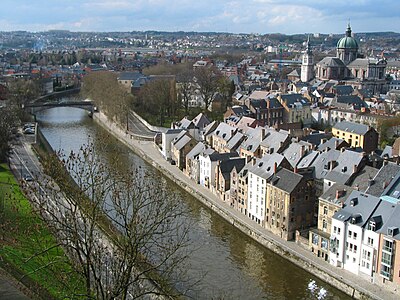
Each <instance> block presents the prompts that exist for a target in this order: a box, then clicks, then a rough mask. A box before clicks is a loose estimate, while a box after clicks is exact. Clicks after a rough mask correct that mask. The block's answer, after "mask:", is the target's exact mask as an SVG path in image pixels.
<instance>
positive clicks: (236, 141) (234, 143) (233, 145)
mask: <svg viewBox="0 0 400 300" xmlns="http://www.w3.org/2000/svg"><path fill="white" fill-rule="evenodd" d="M243 138H244V135H243V133H241V132H236V133H235V135H234V136H233V137H232V138H230V139H229V141H228V143H227V144H226V148H228V149H229V150H231V151H236V149H237V148H238V147H239V145H240V142H241V141H242V140H243Z"/></svg>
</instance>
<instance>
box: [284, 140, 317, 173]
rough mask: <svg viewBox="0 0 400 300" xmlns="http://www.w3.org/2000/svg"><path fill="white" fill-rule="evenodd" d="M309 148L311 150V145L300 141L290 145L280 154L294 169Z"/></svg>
mask: <svg viewBox="0 0 400 300" xmlns="http://www.w3.org/2000/svg"><path fill="white" fill-rule="evenodd" d="M310 148H312V144H310V143H307V142H304V141H300V142H297V143H291V144H290V145H289V147H288V148H287V149H286V150H285V151H283V153H282V154H283V155H284V156H285V157H286V159H287V160H288V161H289V163H290V165H291V166H292V167H293V168H294V167H296V166H297V164H298V163H299V161H300V160H301V159H302V158H303V157H304V156H305V155H306V154H307V151H309V149H310ZM302 152H303V153H302Z"/></svg>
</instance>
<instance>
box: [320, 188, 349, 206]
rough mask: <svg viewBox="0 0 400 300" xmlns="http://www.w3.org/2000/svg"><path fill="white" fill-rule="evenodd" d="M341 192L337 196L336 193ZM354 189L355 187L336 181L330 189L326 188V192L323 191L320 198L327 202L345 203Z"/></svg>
mask: <svg viewBox="0 0 400 300" xmlns="http://www.w3.org/2000/svg"><path fill="white" fill-rule="evenodd" d="M338 191H339V192H340V193H339V195H338V196H339V197H338V198H336V193H337V192H338ZM352 191H353V189H352V188H351V187H349V186H347V185H344V184H340V183H334V184H333V185H332V186H331V187H330V188H329V189H327V190H326V192H325V193H323V194H322V195H321V196H320V197H319V198H320V199H322V200H325V201H327V202H330V203H333V204H336V205H340V204H343V203H344V202H345V201H346V199H347V198H348V197H349V195H350V193H351V192H352Z"/></svg>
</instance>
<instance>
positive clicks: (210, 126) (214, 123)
mask: <svg viewBox="0 0 400 300" xmlns="http://www.w3.org/2000/svg"><path fill="white" fill-rule="evenodd" d="M217 124H218V123H217V121H212V122H211V123H210V124H208V125H207V126H206V128H204V135H209V134H211V133H212V132H214V131H215V128H216V127H217Z"/></svg>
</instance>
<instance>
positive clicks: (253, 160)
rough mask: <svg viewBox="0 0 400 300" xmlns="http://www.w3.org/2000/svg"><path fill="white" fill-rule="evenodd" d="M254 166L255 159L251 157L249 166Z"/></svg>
mask: <svg viewBox="0 0 400 300" xmlns="http://www.w3.org/2000/svg"><path fill="white" fill-rule="evenodd" d="M255 164H256V158H255V157H253V158H252V159H251V165H252V166H254V165H255Z"/></svg>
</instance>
